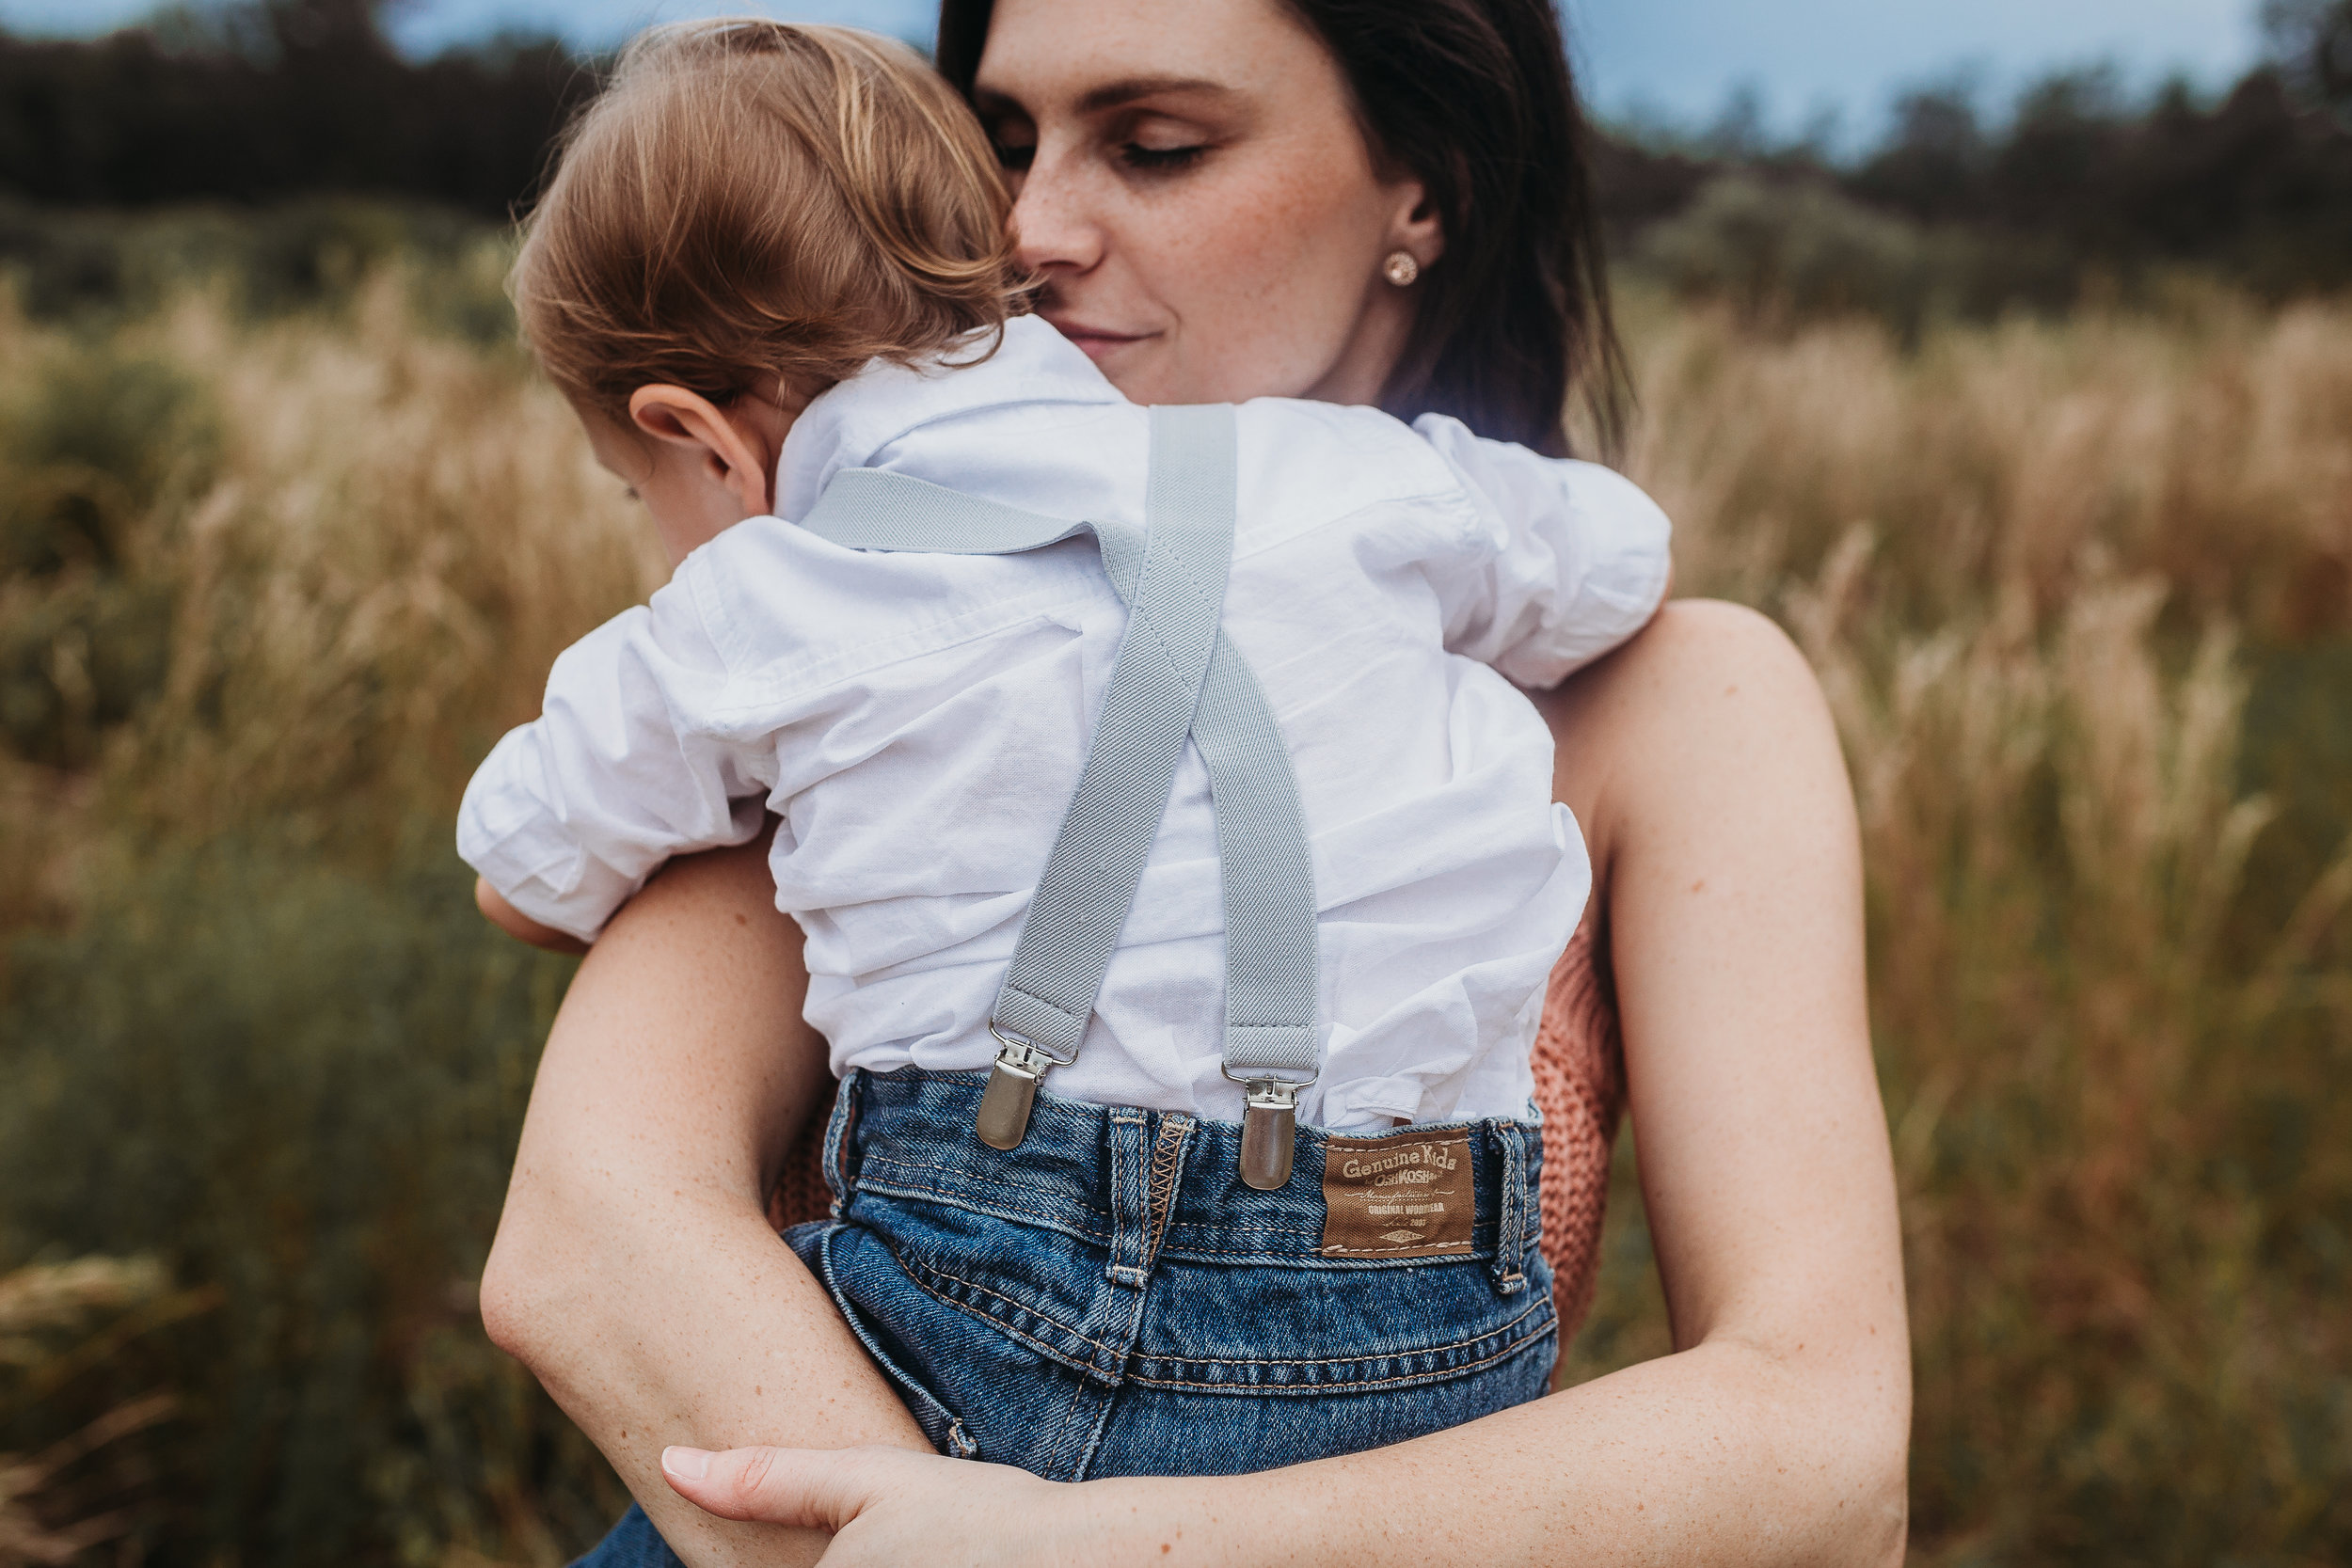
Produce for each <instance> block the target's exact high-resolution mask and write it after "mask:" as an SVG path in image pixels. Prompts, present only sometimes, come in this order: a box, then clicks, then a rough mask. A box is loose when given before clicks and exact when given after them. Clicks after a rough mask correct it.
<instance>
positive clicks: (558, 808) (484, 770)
mask: <svg viewBox="0 0 2352 1568" xmlns="http://www.w3.org/2000/svg"><path fill="white" fill-rule="evenodd" d="M690 565H691V562H690ZM727 675H728V671H727V667H726V662H725V660H724V658H723V657H722V655H721V653H720V651H719V648H718V646H717V644H716V643H715V642H714V641H713V640H712V638H711V637H710V636H709V634H708V633H707V630H706V628H705V626H704V625H703V622H702V619H701V617H700V615H699V614H698V613H697V612H696V608H695V600H694V595H693V594H692V593H691V588H690V585H689V584H688V583H687V582H686V581H685V580H684V578H683V574H682V575H681V579H680V580H679V581H676V582H674V583H673V584H672V585H671V586H669V587H667V588H664V589H663V590H662V591H661V592H660V593H659V594H655V595H654V598H653V601H652V603H651V604H649V605H643V606H639V607H638V608H636V609H633V610H628V611H625V612H624V613H622V614H621V615H618V616H616V617H614V618H613V619H612V620H611V621H608V622H606V623H605V624H604V625H603V626H599V627H597V628H596V630H595V631H594V632H591V633H590V634H589V635H588V636H587V637H585V638H582V639H581V640H580V641H579V642H577V643H575V644H573V645H572V646H571V647H570V648H568V649H566V650H565V651H564V654H563V656H562V657H559V658H558V659H557V660H556V661H555V667H554V669H553V671H551V672H550V673H549V674H548V689H547V700H546V703H545V705H544V707H543V710H542V712H541V714H540V716H539V717H538V718H537V719H535V720H533V721H532V722H530V723H528V724H525V725H523V726H522V727H521V728H519V729H516V730H515V731H513V732H512V733H510V734H508V735H507V736H505V737H504V738H503V739H501V741H500V742H499V743H498V745H497V746H496V747H495V748H493V749H492V751H491V752H490V754H489V756H488V757H487V758H485V760H484V762H483V764H482V767H481V768H480V769H479V770H477V771H476V772H475V774H474V776H473V781H472V783H470V784H468V785H467V788H466V798H465V802H464V804H463V806H462V807H461V808H460V809H459V813H458V821H457V852H458V853H459V854H460V855H461V856H463V857H464V859H465V861H466V863H468V864H469V865H471V866H472V867H473V868H474V869H475V870H476V871H478V872H480V873H481V874H482V876H483V877H484V879H486V880H487V881H488V882H489V884H490V885H491V886H492V887H494V888H496V889H497V890H498V891H499V892H500V893H501V895H504V896H505V898H506V900H507V902H508V903H510V904H512V905H514V906H515V908H516V909H517V910H519V911H521V912H522V913H524V914H525V915H528V916H529V917H530V918H531V919H532V920H535V921H537V922H539V923H540V924H541V925H544V926H550V927H554V928H555V929H557V930H559V931H566V932H569V933H570V934H571V935H573V936H576V937H578V938H580V940H581V941H583V942H593V941H594V940H595V939H596V933H597V932H598V931H599V930H601V929H602V928H603V927H604V924H605V922H606V921H607V920H609V919H611V918H612V912H613V911H615V910H617V909H619V908H620V907H621V905H622V904H623V903H625V902H626V901H627V900H628V898H629V897H630V895H633V894H635V893H636V892H637V890H638V889H639V888H641V887H643V886H644V882H645V879H646V878H648V877H649V876H651V875H652V874H653V872H654V871H655V869H656V868H657V867H659V866H660V864H661V863H662V862H664V861H666V860H668V859H669V858H670V857H672V856H674V855H682V854H691V853H692V852H693V851H695V850H699V849H709V848H716V847H720V846H722V845H732V844H742V843H746V842H748V841H749V840H751V839H752V838H754V837H755V836H756V835H757V834H758V832H759V828H760V820H761V811H762V800H763V797H764V796H765V794H766V792H767V784H766V783H765V782H763V780H762V779H761V778H760V777H758V776H757V775H758V772H759V771H760V769H759V768H758V766H757V759H758V756H759V752H758V751H757V750H756V749H755V748H749V747H743V746H739V745H736V744H733V743H732V742H730V740H729V739H728V738H727V737H726V736H725V735H724V734H723V733H722V732H721V731H720V729H719V727H718V726H717V725H716V724H715V723H714V722H713V721H712V716H713V715H716V714H720V713H723V712H724V711H725V710H726V707H727Z"/></svg>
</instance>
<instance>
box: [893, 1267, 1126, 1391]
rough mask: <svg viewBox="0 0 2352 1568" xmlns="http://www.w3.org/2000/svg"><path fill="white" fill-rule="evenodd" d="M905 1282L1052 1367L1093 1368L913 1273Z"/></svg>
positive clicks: (1077, 1369)
mask: <svg viewBox="0 0 2352 1568" xmlns="http://www.w3.org/2000/svg"><path fill="white" fill-rule="evenodd" d="M907 1283H908V1284H910V1285H912V1286H914V1288H915V1289H916V1290H918V1291H922V1292H923V1293H924V1294H925V1295H927V1296H929V1297H930V1298H931V1299H932V1300H933V1301H936V1302H938V1303H939V1304H940V1305H941V1306H942V1307H952V1308H954V1309H955V1310H956V1311H958V1312H961V1313H962V1314H963V1315H964V1316H965V1317H967V1318H970V1319H972V1320H973V1321H974V1322H975V1323H986V1324H987V1325H988V1326H989V1327H991V1328H993V1329H994V1330H996V1332H998V1333H999V1334H1002V1335H1004V1336H1005V1337H1006V1338H1009V1339H1018V1340H1020V1341H1021V1342H1022V1343H1023V1344H1025V1345H1026V1346H1028V1347H1029V1348H1030V1349H1031V1350H1033V1351H1035V1352H1037V1353H1038V1354H1040V1355H1042V1356H1044V1357H1045V1358H1046V1359H1047V1360H1048V1361H1051V1362H1053V1363H1054V1364H1055V1365H1056V1366H1058V1367H1064V1368H1067V1369H1068V1370H1071V1371H1073V1372H1077V1373H1079V1374H1081V1375H1082V1376H1083V1374H1085V1373H1087V1372H1089V1371H1091V1370H1093V1363H1092V1362H1090V1361H1081V1360H1080V1359H1079V1358H1078V1357H1077V1356H1075V1355H1073V1354H1071V1353H1070V1352H1068V1351H1066V1350H1064V1349H1062V1348H1061V1347H1060V1346H1058V1345H1052V1344H1048V1343H1047V1342H1046V1341H1044V1340H1043V1339H1041V1338H1037V1337H1036V1336H1035V1335H1033V1334H1029V1333H1026V1332H1025V1331H1024V1330H1021V1329H1018V1328H1015V1327H1014V1326H1013V1325H1012V1324H1010V1323H1007V1322H1005V1320H1004V1319H1002V1318H999V1317H995V1316H993V1315H992V1314H990V1313H987V1312H983V1311H981V1310H980V1309H979V1308H978V1307H975V1306H973V1305H972V1304H971V1303H970V1302H968V1301H958V1300H957V1299H956V1298H955V1297H953V1296H950V1295H945V1294H943V1293H941V1292H940V1291H935V1290H933V1289H932V1288H931V1287H930V1285H928V1284H926V1283H925V1282H924V1281H922V1280H920V1279H917V1278H915V1277H914V1275H908V1276H907ZM1045 1321H1046V1322H1048V1323H1053V1320H1052V1319H1050V1318H1048V1319H1047V1320H1045ZM1054 1326H1055V1327H1057V1328H1058V1327H1060V1326H1061V1325H1060V1324H1059V1323H1055V1325H1054ZM1077 1338H1085V1336H1084V1335H1079V1336H1077ZM1093 1342H1094V1341H1093V1340H1091V1339H1089V1340H1087V1343H1089V1344H1092V1343H1093Z"/></svg>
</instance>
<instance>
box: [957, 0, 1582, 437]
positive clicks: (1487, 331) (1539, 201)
mask: <svg viewBox="0 0 2352 1568" xmlns="http://www.w3.org/2000/svg"><path fill="white" fill-rule="evenodd" d="M1278 3H1279V4H1282V5H1284V6H1286V7H1287V8H1289V10H1290V11H1291V13H1292V14H1293V15H1294V16H1296V17H1297V18H1298V19H1299V20H1300V21H1302V22H1304V23H1305V24H1307V26H1308V27H1309V28H1311V29H1312V31H1313V32H1314V33H1315V35H1316V36H1317V37H1319V38H1320V39H1321V40H1323V43H1324V46H1325V47H1326V48H1327V49H1329V50H1330V52H1331V55H1332V57H1333V58H1334V59H1336V60H1337V61H1338V62H1339V66H1340V71H1341V72H1342V74H1343V75H1344V76H1345V77H1346V79H1347V82H1348V86H1349V88H1350V90H1351V92H1352V93H1353V95H1354V97H1355V101H1356V105H1357V111H1358V115H1359V119H1360V120H1361V123H1362V125H1363V127H1364V131H1365V135H1366V138H1367V139H1368V140H1369V141H1370V143H1371V144H1372V150H1373V153H1374V155H1375V157H1377V158H1379V159H1381V160H1383V161H1384V162H1387V163H1389V164H1390V165H1391V166H1401V167H1404V168H1407V169H1410V170H1411V171H1412V172H1413V174H1414V176H1415V177H1416V178H1418V179H1420V180H1421V181H1422V183H1423V184H1424V185H1425V186H1426V187H1427V189H1428V192H1429V198H1430V200H1431V201H1433V202H1434V203H1435V204H1436V206H1437V210H1438V216H1439V217H1440V219H1441V220H1442V222H1443V224H1444V228H1445V255H1444V256H1443V257H1442V258H1441V259H1440V260H1439V261H1438V264H1437V265H1435V266H1433V267H1431V268H1429V269H1427V270H1426V271H1424V272H1423V273H1422V283H1421V285H1420V289H1421V313H1420V317H1419V319H1418V320H1417V321H1416V322H1415V323H1414V325H1413V332H1412V336H1411V337H1410V339H1409V340H1408V341H1406V347H1405V353H1404V355H1403V356H1402V357H1401V358H1400V359H1399V360H1398V362H1397V366H1396V369H1395V371H1394V372H1393V373H1392V374H1391V376H1390V379H1389V385H1388V387H1387V388H1386V389H1385V390H1384V392H1383V394H1382V397H1381V405H1382V406H1383V407H1385V408H1387V409H1388V410H1389V412H1391V413H1392V414H1395V415H1398V416H1399V417H1401V418H1406V419H1410V418H1412V417H1413V416H1415V415H1418V414H1422V413H1427V412H1432V411H1435V412H1437V413H1441V414H1451V415H1453V416H1454V417H1455V418H1456V419H1459V420H1462V421H1463V422H1464V423H1466V424H1468V425H1469V426H1470V428H1471V429H1473V430H1475V431H1477V432H1478V433H1479V434H1480V435H1481V436H1496V437H1498V438H1501V439H1503V440H1510V441H1518V442H1521V443H1523V444H1525V445H1527V446H1530V447H1534V448H1535V449H1536V450H1537V451H1545V452H1549V453H1552V454H1554V455H1559V454H1562V453H1565V451H1566V450H1567V435H1566V428H1565V426H1566V420H1565V415H1566V411H1567V403H1568V399H1569V397H1570V396H1571V395H1572V394H1576V395H1581V398H1582V401H1583V404H1584V408H1585V412H1586V414H1587V416H1588V418H1589V420H1590V421H1591V423H1592V426H1593V428H1594V430H1595V431H1596V432H1597V434H1598V436H1599V438H1600V442H1601V445H1602V446H1603V447H1604V448H1605V449H1610V450H1613V449H1614V448H1615V447H1616V445H1617V443H1618V440H1619V437H1620V435H1621V433H1622V430H1623V427H1624V418H1625V410H1626V404H1627V397H1626V390H1625V388H1626V380H1625V373H1624V364H1623V359H1622V356H1621V355H1620V353H1619V351H1618V348H1617V340H1616V334H1615V331H1614V330H1613V327H1612V325H1611V323H1610V316H1609V277H1608V271H1607V262H1606V259H1605V258H1604V256H1603V254H1602V250H1601V244H1600V230H1599V225H1598V222H1597V214H1596V210H1595V202H1594V195H1593V180H1592V172H1591V168H1590V166H1589V163H1588V161H1587V158H1586V151H1585V149H1586V143H1587V141H1588V140H1589V138H1590V135H1591V132H1590V130H1589V129H1588V127H1587V125H1586V123H1585V119H1584V115H1583V111H1582V109H1581V107H1580V106H1579V104H1578V102H1577V94H1576V85H1575V80H1574V77H1573V76H1572V74H1571V73H1570V71H1569V69H1568V59H1567V51H1566V47H1565V42H1564V40H1562V38H1561V34H1560V24H1559V19H1558V17H1557V16H1556V15H1555V14H1554V13H1553V11H1552V8H1551V0H1278ZM993 9H994V6H993V0H941V3H940V8H939V52H938V59H939V69H940V71H941V72H942V73H943V74H944V75H945V76H946V78H947V80H948V81H950V82H952V83H953V84H955V87H956V88H957V90H959V91H960V92H961V93H963V94H964V96H965V97H966V98H969V97H970V96H971V93H972V82H973V78H974V76H976V75H977V73H978V71H979V66H980V52H981V50H982V48H983V47H984V46H985V45H986V43H987V41H988V24H989V18H990V16H991V14H992V13H993Z"/></svg>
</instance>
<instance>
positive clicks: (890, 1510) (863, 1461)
mask: <svg viewBox="0 0 2352 1568" xmlns="http://www.w3.org/2000/svg"><path fill="white" fill-rule="evenodd" d="M661 1469H662V1473H663V1474H664V1475H665V1476H666V1477H668V1479H669V1482H670V1485H671V1487H672V1489H674V1490H675V1492H676V1493H677V1494H678V1495H679V1496H680V1497H685V1498H686V1499H687V1500H688V1501H690V1502H691V1503H693V1504H694V1505H695V1506H696V1507H698V1508H701V1509H704V1510H706V1511H707V1512H709V1513H715V1514H718V1515H719V1516H720V1517H722V1518H726V1519H746V1520H756V1521H759V1522H761V1523H763V1524H773V1525H789V1526H793V1527H796V1528H802V1529H821V1530H831V1531H832V1532H833V1535H834V1542H833V1544H832V1546H831V1547H830V1548H828V1549H827V1551H826V1552H825V1556H824V1561H823V1568H904V1565H905V1564H907V1563H915V1562H921V1563H940V1564H946V1563H953V1564H955V1565H956V1568H1051V1565H1054V1564H1059V1563H1072V1562H1081V1563H1089V1564H1091V1563H1100V1562H1106V1561H1110V1560H1114V1559H1113V1556H1105V1555H1104V1551H1103V1550H1102V1549H1101V1548H1102V1544H1103V1541H1104V1535H1103V1522H1102V1520H1101V1519H1100V1518H1099V1517H1097V1516H1095V1514H1094V1513H1090V1512H1089V1508H1088V1498H1087V1494H1088V1489H1087V1488H1086V1487H1083V1486H1073V1485H1066V1484H1061V1483H1057V1482H1053V1481H1040V1480H1039V1479H1038V1478H1037V1477H1035V1476H1032V1475H1030V1474H1029V1473H1028V1472H1026V1471H1025V1470H1019V1469H1015V1468H1013V1467H1012V1466H1010V1465H982V1464H978V1463H977V1462H975V1461H972V1460H968V1459H943V1458H941V1457H940V1456H938V1455H937V1454H925V1453H910V1452H908V1451H907V1450H906V1449H884V1448H868V1449H728V1450H727V1451H726V1452H724V1453H709V1452H706V1451H705V1450H703V1449H665V1450H664V1451H663V1452H662V1455H661ZM1163 1549H1164V1548H1163ZM1160 1555H1161V1554H1160V1553H1159V1552H1153V1553H1152V1554H1151V1556H1150V1559H1149V1560H1151V1561H1152V1562H1154V1563H1156V1562H1157V1561H1158V1559H1159V1556H1160ZM1114 1556H1115V1554H1114Z"/></svg>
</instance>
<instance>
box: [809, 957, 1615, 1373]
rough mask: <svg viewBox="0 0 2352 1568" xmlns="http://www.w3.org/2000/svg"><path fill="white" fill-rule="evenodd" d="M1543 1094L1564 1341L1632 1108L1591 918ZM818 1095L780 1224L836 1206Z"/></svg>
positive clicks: (1544, 1059)
mask: <svg viewBox="0 0 2352 1568" xmlns="http://www.w3.org/2000/svg"><path fill="white" fill-rule="evenodd" d="M1534 1069H1535V1104H1536V1107H1537V1109H1539V1110H1541V1111H1542V1112H1543V1114H1544V1168H1543V1193H1542V1199H1541V1206H1542V1209H1543V1247H1544V1257H1545V1258H1546V1259H1549V1262H1550V1264H1551V1272H1552V1287H1551V1291H1552V1302H1553V1305H1554V1307H1556V1308H1557V1309H1558V1311H1559V1314H1560V1342H1561V1343H1562V1344H1564V1345H1565V1343H1567V1341H1568V1340H1569V1339H1570V1338H1573V1337H1574V1335H1575V1333H1576V1331H1577V1329H1578V1328H1579V1327H1581V1325H1582V1323H1583V1322H1584V1314H1585V1313H1586V1312H1588V1311H1590V1310H1591V1309H1592V1305H1593V1291H1594V1289H1595V1287H1596V1286H1597V1285H1598V1284H1599V1281H1600V1231H1601V1222H1602V1220H1603V1219H1604V1218H1605V1217H1606V1215H1607V1210H1608V1204H1609V1158H1610V1152H1611V1149H1612V1148H1613V1146H1614V1144H1615V1142H1616V1136H1617V1123H1618V1120H1619V1119H1620V1118H1621V1117H1623V1115H1624V1114H1625V1044H1624V1040H1623V1038H1622V1037H1621V1036H1620V1035H1619V1033H1618V1029H1617V996H1616V988H1615V987H1614V985H1613V983H1612V976H1611V973H1610V967H1609V939H1608V933H1607V932H1606V931H1605V930H1603V931H1601V932H1600V933H1599V934H1598V935H1597V936H1596V934H1595V927H1593V925H1592V924H1591V923H1590V922H1587V923H1586V924H1585V925H1584V926H1582V927H1579V928H1578V930H1577V933H1576V937H1575V939H1574V940H1573V941H1571V942H1569V943H1568V948H1567V951H1566V952H1565V953H1563V954H1561V955H1560V961H1559V963H1557V964H1556V965H1554V966H1553V967H1552V971H1551V986H1550V989H1549V991H1548V993H1547V994H1546V995H1545V998H1544V1022H1543V1025H1542V1027H1541V1028H1540V1029H1538V1030H1537V1032H1536V1035H1535V1053H1534ZM830 1109H831V1107H830V1105H828V1104H824V1103H820V1104H818V1106H817V1108H816V1112H815V1114H814V1116H813V1117H812V1118H811V1121H810V1123H809V1125H808V1126H807V1127H804V1128H803V1129H802V1130H801V1133H800V1135H799V1137H798V1138H796V1139H795V1140H794V1147H793V1149H792V1152H791V1154H790V1155H789V1156H788V1157H787V1159H786V1161H785V1163H784V1171H783V1174H782V1177H781V1179H780V1180H778V1181H777V1183H776V1190H775V1192H774V1193H773V1194H771V1196H770V1197H769V1200H768V1219H769V1223H770V1224H771V1225H773V1226H774V1227H776V1228H777V1229H779V1230H782V1229H784V1228H785V1227H787V1226H792V1225H798V1224H800V1223H802V1222H803V1220H820V1219H823V1218H824V1217H825V1215H826V1214H827V1212H830V1211H831V1209H832V1207H833V1195H832V1194H831V1193H829V1192H827V1191H826V1190H825V1173H824V1166H823V1163H822V1160H821V1155H822V1153H823V1149H824V1131H825V1114H826V1112H827V1111H829V1110H830Z"/></svg>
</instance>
